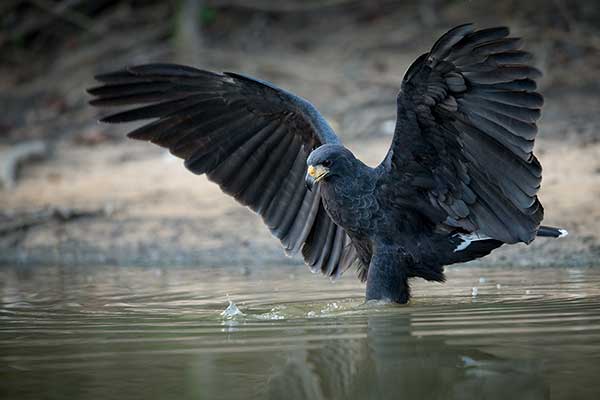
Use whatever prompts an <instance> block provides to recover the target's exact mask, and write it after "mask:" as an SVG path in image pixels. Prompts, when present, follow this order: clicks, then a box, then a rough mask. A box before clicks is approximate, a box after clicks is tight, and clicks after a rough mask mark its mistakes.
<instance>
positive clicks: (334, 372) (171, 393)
mask: <svg viewBox="0 0 600 400" xmlns="http://www.w3.org/2000/svg"><path fill="white" fill-rule="evenodd" d="M347 275H348V276H346V277H344V278H342V279H341V280H340V281H338V282H335V283H331V282H329V281H328V280H327V279H324V278H322V277H320V276H317V275H312V274H310V273H308V272H307V271H306V270H305V269H304V268H300V267H281V268H274V267H270V268H265V269H260V270H251V271H249V270H245V269H242V270H240V269H237V268H228V269H215V268H201V267H198V268H161V269H153V268H135V267H129V268H124V267H91V266H90V267H81V268H67V267H37V268H24V267H2V268H0V398H2V399H40V398H45V399H78V398H81V399H91V398H94V399H95V398H97V399H129V398H139V399H188V398H189V399H192V398H193V399H254V398H257V399H258V398H271V399H285V400H293V399H317V400H318V399H402V398H406V399H514V398H515V399H516V398H518V399H546V398H552V399H598V398H600V378H599V377H600V270H599V269H591V268H590V269H561V268H554V269H525V268H511V269H506V268H503V269H478V268H472V267H459V268H451V269H449V271H448V282H447V283H446V284H444V285H441V284H432V283H425V282H422V281H415V283H414V285H413V293H414V299H413V301H412V303H411V304H410V305H409V306H390V305H387V306H385V305H364V304H363V298H362V296H363V293H364V287H363V286H362V285H361V284H360V283H359V282H358V281H357V280H356V279H354V277H353V276H352V273H348V274H347ZM229 301H231V302H233V303H234V304H235V306H231V307H229V308H228V309H227V307H228V304H229ZM236 307H237V309H236ZM226 309H227V311H226V312H224V310H226Z"/></svg>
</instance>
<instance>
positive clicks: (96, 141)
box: [0, 9, 600, 268]
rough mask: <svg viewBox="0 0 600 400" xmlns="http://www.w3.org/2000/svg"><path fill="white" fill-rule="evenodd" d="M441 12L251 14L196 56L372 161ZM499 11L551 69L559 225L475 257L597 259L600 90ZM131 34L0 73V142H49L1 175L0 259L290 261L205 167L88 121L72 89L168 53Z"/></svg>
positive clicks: (589, 69) (549, 199)
mask: <svg viewBox="0 0 600 400" xmlns="http://www.w3.org/2000/svg"><path fill="white" fill-rule="evenodd" d="M453 12H454V13H456V12H455V11H452V9H451V10H450V11H447V12H446V14H447V15H445V17H444V18H445V20H447V21H449V22H448V23H447V24H444V26H440V27H438V28H435V29H434V28H432V29H430V30H427V31H426V32H427V33H426V34H422V32H423V29H424V28H423V27H422V25H420V24H417V23H415V22H414V21H413V22H411V21H410V19H409V18H408V17H406V16H402V15H399V14H394V13H391V14H390V15H386V16H380V17H378V18H377V19H376V20H375V23H373V22H369V21H367V22H364V21H360V23H359V22H357V21H356V20H354V19H352V18H350V17H348V16H341V17H340V18H339V19H338V20H336V23H335V26H332V25H331V24H330V23H328V21H327V18H320V19H318V20H316V21H313V22H311V24H310V26H309V27H304V28H303V29H300V28H301V25H302V23H301V22H296V23H295V24H296V25H297V26H294V23H291V24H292V27H291V28H290V23H289V21H288V22H286V23H285V24H284V23H282V22H281V21H279V22H275V23H273V22H272V21H270V20H265V19H264V18H263V17H253V19H252V20H251V21H249V22H248V23H247V24H245V25H243V26H242V27H241V28H239V27H238V28H236V29H235V32H234V33H230V37H219V36H218V35H217V33H214V32H212V33H211V31H210V30H209V31H208V32H207V38H205V40H204V42H203V43H204V44H203V46H202V48H201V49H200V50H199V52H198V57H199V58H200V61H199V65H201V66H202V67H203V68H207V69H214V70H232V71H238V72H244V73H247V74H250V75H254V76H258V77H261V78H265V79H268V80H271V81H273V82H275V83H276V84H278V85H280V86H282V87H285V88H287V89H289V90H292V91H295V92H297V93H298V94H300V95H302V96H304V97H306V98H307V99H309V100H310V101H312V102H313V103H314V104H315V105H316V106H317V107H318V108H319V109H320V110H322V112H323V113H324V115H325V116H326V118H328V119H329V120H330V121H331V123H332V125H333V126H334V129H336V130H337V131H338V132H339V133H340V135H341V136H342V137H343V139H344V141H345V143H346V144H347V145H348V146H349V147H350V148H351V149H352V150H353V151H354V152H355V153H356V154H357V156H359V157H360V158H362V159H363V160H365V161H366V162H367V163H369V164H371V165H375V164H377V163H378V162H379V161H380V160H381V159H382V157H383V156H384V155H385V152H386V150H387V146H388V144H389V141H390V140H391V136H390V135H389V132H390V126H391V127H393V119H394V107H395V94H396V91H397V89H398V86H399V82H400V80H401V77H402V75H403V73H404V71H405V70H406V68H407V67H408V65H409V64H410V62H411V61H412V60H413V59H414V58H415V57H416V56H417V55H418V54H420V53H421V52H423V51H425V50H426V49H427V47H428V46H429V45H430V44H431V43H432V40H433V39H434V36H436V35H437V34H439V33H441V31H443V30H444V29H445V28H447V27H448V26H451V25H452V24H453V23H457V22H462V18H461V17H460V16H454V14H453ZM157 18H158V17H157ZM398 21H400V22H398ZM497 22H498V21H496V20H491V21H483V22H482V23H480V25H485V26H489V25H491V24H493V23H497ZM501 22H502V21H501ZM503 22H504V23H508V24H513V23H514V25H516V26H515V28H516V29H515V30H516V32H517V33H518V34H521V35H523V36H525V38H526V39H528V40H529V39H530V45H527V47H528V48H529V49H530V50H532V51H533V52H536V53H537V54H541V58H542V60H541V61H540V67H542V68H545V67H548V68H547V69H548V70H549V71H548V73H547V75H546V78H545V79H544V80H543V81H542V92H543V94H544V95H545V97H546V104H545V106H544V110H543V119H542V121H541V124H540V134H539V136H538V141H537V145H536V154H537V155H538V157H539V158H540V160H541V162H542V165H543V166H544V181H543V185H542V190H541V193H540V198H541V200H542V204H543V205H544V207H545V209H546V214H545V215H546V217H545V221H544V223H545V224H548V225H554V226H561V227H565V228H566V229H568V230H569V232H570V235H569V236H568V237H567V238H564V239H561V240H550V239H539V240H537V241H535V242H534V243H533V244H531V245H529V246H525V245H516V246H505V248H501V249H499V250H497V251H495V252H494V253H493V254H492V256H490V257H487V258H485V259H484V260H481V261H477V263H479V264H480V265H481V264H484V265H496V264H510V265H521V264H527V265H544V266H547V265H569V266H589V265H597V264H598V260H599V259H600V203H599V202H598V199H600V114H599V113H598V112H599V111H600V94H599V93H600V87H599V86H598V84H597V82H594V80H593V79H592V78H593V77H594V76H596V73H597V72H598V71H597V70H596V66H595V65H591V66H590V64H589V63H588V64H585V67H586V68H583V67H581V65H579V64H577V63H568V64H565V65H564V68H571V69H572V68H575V70H574V71H575V72H574V73H571V74H568V76H566V75H564V76H563V74H561V73H560V71H559V70H558V69H557V68H554V66H553V65H552V63H551V62H550V61H548V60H552V56H553V55H554V53H553V50H552V49H551V50H548V49H547V46H546V47H544V43H543V42H540V41H536V38H535V32H534V31H532V30H531V29H529V28H528V27H527V26H526V25H524V24H523V23H520V22H519V21H517V20H514V21H513V20H509V21H503ZM139 29H142V28H139ZM149 32H151V31H150V30H149ZM252 35H254V36H252ZM215 37H219V40H216V39H215ZM317 37H318V38H320V40H318V41H317V40H315V38H317ZM111 40H112V42H111ZM129 40H130V38H128V37H124V38H123V39H122V40H120V41H118V42H117V43H118V45H117V44H115V41H114V37H113V38H112V39H111V38H110V36H109V37H108V38H105V40H104V41H103V42H101V43H99V44H96V50H95V52H92V51H90V52H89V53H80V54H78V55H77V57H75V56H71V57H69V58H65V59H57V60H55V61H54V62H53V63H51V64H49V65H50V66H49V68H47V70H46V71H45V72H44V73H45V74H46V76H44V78H43V79H41V78H38V79H34V80H32V81H28V82H23V81H18V80H10V79H8V80H7V82H4V83H3V84H2V85H3V89H4V91H3V92H4V94H3V95H0V100H2V101H3V105H4V106H5V107H4V109H5V110H9V111H10V113H11V115H10V118H9V117H5V120H4V121H0V122H1V123H2V124H0V125H4V126H8V127H9V129H8V130H7V131H8V132H9V133H8V135H5V136H6V137H5V138H4V140H3V141H0V154H4V155H6V154H8V153H10V150H11V148H13V147H14V144H15V143H16V141H17V139H19V140H22V139H25V138H30V139H36V140H38V139H40V138H41V139H42V140H43V141H44V143H46V144H47V145H48V146H49V149H50V150H49V153H48V154H47V155H46V157H45V158H44V159H43V160H41V161H38V162H37V163H31V164H26V165H25V167H24V168H21V169H20V173H19V179H18V181H17V182H16V186H15V187H14V188H7V187H4V188H3V189H0V210H1V214H0V263H4V264H7V263H43V264H55V263H59V264H82V263H88V264H138V265H171V264H179V265H182V264H188V265H194V264H204V265H214V266H221V265H234V266H240V267H242V268H245V267H250V266H255V265H261V264H274V263H297V264H300V263H301V260H300V258H299V257H298V258H293V259H289V258H287V257H285V256H284V255H283V251H282V250H281V249H280V247H279V244H278V242H277V240H275V239H274V238H272V237H271V236H270V234H269V233H268V230H267V229H266V227H264V226H263V224H262V221H261V220H260V218H259V217H257V216H256V215H254V214H253V213H252V212H251V211H249V210H248V209H246V208H244V207H242V206H240V205H238V204H237V203H235V201H233V200H232V199H230V198H229V197H227V196H226V195H224V194H222V193H221V191H220V190H219V188H218V187H217V186H216V185H214V184H212V183H210V182H208V180H207V179H206V178H205V177H203V176H195V175H193V174H191V173H189V172H188V171H187V170H185V168H184V167H183V166H182V163H181V161H180V160H178V159H175V158H173V157H172V156H170V155H169V154H168V153H167V152H165V151H164V150H162V149H158V148H156V147H154V146H152V145H150V144H146V143H140V142H134V141H127V140H124V139H123V137H124V133H125V132H126V131H127V130H128V129H127V127H113V126H102V125H98V124H97V123H96V122H95V120H96V118H97V116H98V113H97V111H96V110H94V109H92V108H91V107H88V106H86V104H85V101H86V96H85V94H84V88H85V87H89V86H90V85H92V84H93V80H92V79H91V77H92V75H93V74H94V73H96V72H99V71H106V70H109V69H113V68H117V67H120V66H122V65H125V64H133V63H141V62H149V61H158V60H162V61H164V60H171V61H172V60H173V59H175V58H176V57H175V55H174V54H173V52H172V51H171V50H170V47H169V45H168V44H165V40H164V39H163V38H162V37H161V35H160V34H158V35H156V34H155V35H152V34H148V35H145V36H144V35H140V36H139V40H138V41H137V42H135V41H131V42H128V41H129ZM211 41H213V42H211ZM110 43H113V45H112V46H111V44H110ZM211 43H214V44H211ZM257 43H260V45H258V44H257ZM102 46H103V47H102ZM99 47H101V48H100V49H99ZM116 47H118V51H117V50H115V48H116ZM592 61H593V62H597V61H598V60H596V59H592ZM578 65H579V66H578ZM577 68H579V69H577ZM565 76H566V77H565ZM9 89H10V90H11V93H12V94H10V95H9V94H7V93H8V90H9ZM16 89H18V90H16ZM129 128H131V127H129ZM0 159H1V156H0Z"/></svg>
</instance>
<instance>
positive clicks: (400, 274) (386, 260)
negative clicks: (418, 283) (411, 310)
mask: <svg viewBox="0 0 600 400" xmlns="http://www.w3.org/2000/svg"><path fill="white" fill-rule="evenodd" d="M375 253H376V254H374V256H373V258H372V259H371V264H370V266H369V272H368V274H367V295H366V300H367V301H368V300H385V301H391V302H394V303H400V304H405V303H408V300H409V299H410V287H409V285H408V265H407V264H406V263H405V262H403V261H404V260H405V257H402V256H400V257H399V256H398V254H397V253H395V252H377V251H376V252H375Z"/></svg>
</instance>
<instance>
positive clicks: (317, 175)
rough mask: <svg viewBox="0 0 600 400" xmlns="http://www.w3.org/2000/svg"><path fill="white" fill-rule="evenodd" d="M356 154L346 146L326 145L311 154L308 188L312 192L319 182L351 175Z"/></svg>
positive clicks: (307, 179)
mask: <svg viewBox="0 0 600 400" xmlns="http://www.w3.org/2000/svg"><path fill="white" fill-rule="evenodd" d="M355 160H356V158H355V157H354V154H352V152H351V151H350V150H348V149H347V148H345V147H344V146H341V145H338V144H325V145H323V146H321V147H318V148H316V149H315V150H313V151H312V153H310V155H309V156H308V159H307V160H306V164H307V166H308V168H307V171H306V177H305V182H306V187H307V188H308V189H309V190H312V188H313V186H314V185H315V183H317V182H321V181H325V182H326V181H329V180H331V179H334V178H335V177H339V176H344V175H348V174H351V172H352V165H353V162H354V161H355Z"/></svg>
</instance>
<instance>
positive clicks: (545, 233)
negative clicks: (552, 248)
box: [537, 225, 569, 238]
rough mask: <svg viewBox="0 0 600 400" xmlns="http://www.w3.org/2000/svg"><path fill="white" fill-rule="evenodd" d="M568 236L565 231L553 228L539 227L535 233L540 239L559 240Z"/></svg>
mask: <svg viewBox="0 0 600 400" xmlns="http://www.w3.org/2000/svg"><path fill="white" fill-rule="evenodd" d="M568 234H569V232H567V230H566V229H562V228H554V227H552V226H543V225H542V226H540V229H538V231H537V236H540V237H552V238H561V237H565V236H567V235H568Z"/></svg>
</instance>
